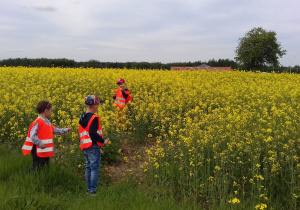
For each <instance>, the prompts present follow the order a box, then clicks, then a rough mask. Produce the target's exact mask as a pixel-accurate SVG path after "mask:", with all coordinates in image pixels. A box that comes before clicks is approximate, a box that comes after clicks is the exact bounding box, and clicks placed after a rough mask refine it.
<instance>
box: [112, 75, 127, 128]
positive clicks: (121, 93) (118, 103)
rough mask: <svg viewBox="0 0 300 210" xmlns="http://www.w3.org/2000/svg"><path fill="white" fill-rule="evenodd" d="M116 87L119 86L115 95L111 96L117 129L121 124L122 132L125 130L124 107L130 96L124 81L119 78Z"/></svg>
mask: <svg viewBox="0 0 300 210" xmlns="http://www.w3.org/2000/svg"><path fill="white" fill-rule="evenodd" d="M117 85H119V87H120V88H119V89H117V90H116V93H115V94H114V96H113V99H114V100H115V101H114V106H115V107H116V112H117V121H116V124H117V128H118V129H119V128H120V124H121V123H122V122H123V125H124V130H126V129H127V128H126V115H125V110H124V108H125V106H126V104H128V103H129V102H130V101H131V99H132V98H131V96H130V92H129V90H128V89H127V88H126V85H125V80H124V79H122V78H120V79H119V80H118V81H117Z"/></svg>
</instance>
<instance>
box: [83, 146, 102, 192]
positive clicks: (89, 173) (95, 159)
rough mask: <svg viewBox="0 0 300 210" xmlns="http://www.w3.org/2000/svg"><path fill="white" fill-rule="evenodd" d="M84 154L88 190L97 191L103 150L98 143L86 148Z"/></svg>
mask: <svg viewBox="0 0 300 210" xmlns="http://www.w3.org/2000/svg"><path fill="white" fill-rule="evenodd" d="M83 154H84V156H85V160H86V170H85V181H86V184H87V190H88V191H90V192H96V191H97V185H98V176H99V165H100V161H101V151H100V147H99V146H98V145H92V146H91V147H89V148H87V149H84V150H83Z"/></svg>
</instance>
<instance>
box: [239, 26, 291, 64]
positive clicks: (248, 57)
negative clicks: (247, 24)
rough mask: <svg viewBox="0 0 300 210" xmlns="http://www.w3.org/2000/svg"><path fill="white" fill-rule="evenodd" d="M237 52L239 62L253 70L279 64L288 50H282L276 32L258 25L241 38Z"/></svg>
mask: <svg viewBox="0 0 300 210" xmlns="http://www.w3.org/2000/svg"><path fill="white" fill-rule="evenodd" d="M235 53H236V57H235V59H236V61H237V62H239V63H240V64H242V65H243V66H244V67H245V68H246V69H248V70H250V69H252V70H253V69H260V68H262V67H264V66H273V67H276V66H278V65H279V61H278V59H279V57H280V58H281V57H282V56H283V55H285V54H286V50H282V48H281V46H280V42H278V41H277V38H276V32H274V31H266V30H264V29H263V28H261V27H258V28H253V29H252V30H250V31H248V32H247V33H246V34H245V36H244V37H243V38H239V44H238V46H237V48H236V50H235Z"/></svg>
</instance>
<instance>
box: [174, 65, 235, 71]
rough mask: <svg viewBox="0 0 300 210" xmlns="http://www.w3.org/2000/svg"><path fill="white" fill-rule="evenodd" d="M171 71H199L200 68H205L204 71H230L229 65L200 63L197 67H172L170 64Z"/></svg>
mask: <svg viewBox="0 0 300 210" xmlns="http://www.w3.org/2000/svg"><path fill="white" fill-rule="evenodd" d="M170 70H171V71H201V70H206V71H231V70H232V69H231V66H229V67H210V66H208V65H206V64H201V65H200V66H197V67H174V66H171V69H170Z"/></svg>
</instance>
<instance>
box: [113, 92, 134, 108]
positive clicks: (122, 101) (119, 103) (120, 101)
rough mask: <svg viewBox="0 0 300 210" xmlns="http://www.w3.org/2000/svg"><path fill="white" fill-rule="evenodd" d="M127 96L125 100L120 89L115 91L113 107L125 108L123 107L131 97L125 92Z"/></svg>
mask: <svg viewBox="0 0 300 210" xmlns="http://www.w3.org/2000/svg"><path fill="white" fill-rule="evenodd" d="M125 93H126V94H128V97H127V99H126V100H125V98H124V97H123V94H122V91H121V90H120V89H117V90H116V99H115V102H114V104H115V106H116V107H120V108H125V105H126V104H127V103H129V102H130V101H131V96H130V95H129V90H127V91H125Z"/></svg>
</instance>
